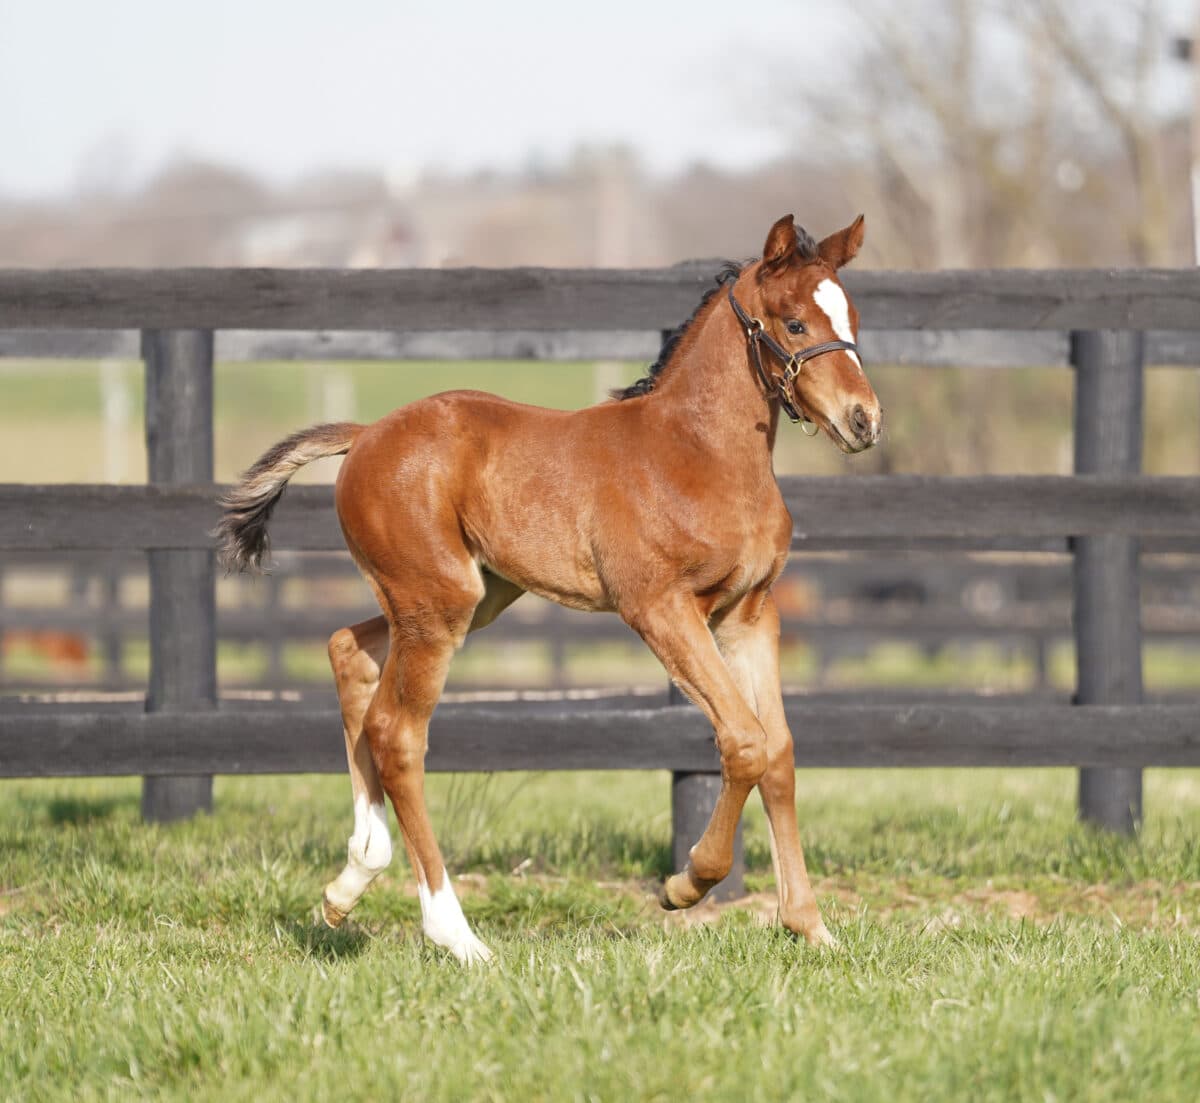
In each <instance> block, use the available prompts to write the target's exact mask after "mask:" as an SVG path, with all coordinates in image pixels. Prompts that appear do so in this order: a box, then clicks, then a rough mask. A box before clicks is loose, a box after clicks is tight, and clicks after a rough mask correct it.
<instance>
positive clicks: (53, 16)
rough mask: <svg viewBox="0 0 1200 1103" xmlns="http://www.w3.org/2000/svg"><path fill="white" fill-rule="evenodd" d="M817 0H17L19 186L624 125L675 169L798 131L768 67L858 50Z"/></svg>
mask: <svg viewBox="0 0 1200 1103" xmlns="http://www.w3.org/2000/svg"><path fill="white" fill-rule="evenodd" d="M845 10H846V9H845V4H844V3H813V2H802V0H754V3H753V4H752V5H750V4H745V3H740V2H739V0H690V2H681V0H604V2H603V3H598V4H597V3H580V2H572V0H557V2H548V0H504V2H492V3H481V2H466V0H442V2H432V3H418V2H414V0H390V2H388V0H337V2H327V3H313V2H310V0H290V2H285V0H203V2H195V0H102V2H99V0H75V2H73V3H72V2H67V0H0V150H3V151H4V156H3V157H2V158H0V195H4V196H8V197H51V196H62V195H66V194H70V193H71V192H72V191H73V190H75V189H77V188H78V187H80V186H97V185H101V186H107V187H115V188H118V189H119V188H129V187H134V186H136V185H137V184H139V183H140V182H142V181H143V180H145V179H146V178H147V177H148V176H150V175H152V174H153V173H154V172H155V171H157V170H158V169H160V168H161V167H162V166H163V165H164V164H167V163H169V162H170V161H171V160H172V159H175V158H179V157H202V158H211V159H215V160H219V161H222V162H228V163H233V164H238V165H241V166H244V167H246V168H248V169H250V170H251V171H253V172H254V173H256V174H257V175H260V176H262V177H265V178H266V179H268V180H270V181H272V182H277V183H285V182H287V181H290V180H294V179H296V178H298V177H300V176H302V175H303V174H304V173H306V172H310V171H312V170H314V169H318V168H345V169H357V168H366V169H381V170H383V171H385V172H387V173H389V174H393V175H394V176H395V177H396V178H397V179H399V180H402V179H404V178H405V176H406V175H412V174H415V173H417V172H419V171H421V170H423V169H427V168H437V169H442V170H448V171H469V170H474V169H478V168H484V167H488V168H500V169H508V168H515V167H519V166H521V165H525V164H528V163H530V162H531V161H536V160H539V159H540V160H543V161H549V162H556V161H560V160H562V159H563V158H565V157H567V156H569V155H570V153H571V151H572V150H573V149H575V148H576V147H577V146H579V145H580V144H581V143H590V144H600V143H618V142H619V143H624V144H628V145H631V146H632V147H633V148H635V149H636V150H637V152H638V153H639V155H640V156H641V158H642V161H643V163H644V164H645V165H646V166H647V167H648V168H649V169H650V170H651V171H652V172H656V173H667V172H671V171H675V170H677V169H679V168H682V167H685V166H686V165H688V164H690V163H693V162H695V161H705V162H707V163H709V164H712V165H717V166H721V167H739V166H741V167H749V166H750V165H751V164H755V163H759V162H762V161H765V160H769V159H771V158H772V157H775V156H778V155H780V154H782V153H783V152H785V149H786V143H787V134H786V128H784V127H781V126H780V125H778V120H777V119H775V118H774V117H773V113H772V111H771V109H770V105H769V104H768V103H766V102H764V101H765V100H766V98H767V97H766V96H765V95H764V93H763V89H762V85H761V82H760V81H758V80H757V79H756V78H757V76H758V72H759V70H760V69H761V67H762V59H764V58H767V57H774V58H776V59H779V58H784V59H786V58H787V57H788V56H789V54H790V53H791V52H792V50H793V49H794V50H795V53H796V55H797V56H802V57H806V58H808V59H809V63H810V64H811V63H812V62H813V61H814V60H816V61H817V62H818V63H819V62H820V60H821V59H830V58H833V57H835V56H836V54H837V45H838V43H843V42H845V41H846V36H847V34H848V33H849V31H848V28H849V24H850V21H849V20H848V19H847V17H846V15H845Z"/></svg>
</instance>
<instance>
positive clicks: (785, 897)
mask: <svg viewBox="0 0 1200 1103" xmlns="http://www.w3.org/2000/svg"><path fill="white" fill-rule="evenodd" d="M716 636H717V643H718V645H719V646H720V648H721V653H722V655H724V657H725V662H726V664H727V665H728V667H729V671H730V673H731V674H732V675H733V678H734V680H735V681H736V682H737V684H738V688H739V689H740V690H741V692H742V694H743V696H744V697H745V698H746V700H747V701H748V702H749V703H750V705H751V707H752V708H754V710H755V711H756V712H757V713H758V719H759V721H760V722H761V723H762V726H763V731H764V732H765V733H766V741H767V769H766V772H765V773H764V774H763V776H762V780H761V781H760V782H759V783H758V789H759V792H760V793H761V794H762V800H763V807H764V808H765V809H766V812H767V822H768V827H769V830H770V834H771V858H772V859H773V861H774V864H775V887H776V891H777V892H778V893H779V920H780V922H781V923H782V924H783V925H784V926H785V927H786V928H787V929H788V930H789V931H794V932H795V933H796V934H799V935H803V936H804V937H805V938H806V939H807V940H808V941H809V942H810V943H812V944H813V945H814V946H835V945H837V943H836V940H835V939H834V937H833V936H832V935H831V934H830V933H829V931H828V929H827V928H826V926H825V923H824V921H823V920H822V919H821V912H820V910H819V908H818V907H817V898H816V895H815V894H814V892H813V890H812V884H811V883H810V882H809V879H808V869H807V867H806V866H805V863H804V848H803V847H802V846H801V844H800V827H799V823H798V822H797V816H796V760H795V756H794V754H793V751H792V733H791V730H790V729H789V728H788V723H787V716H786V715H785V713H784V710H783V691H782V688H781V685H780V679H779V613H778V611H777V610H776V608H775V599H774V598H773V597H771V596H770V595H769V594H768V595H766V597H765V600H763V601H762V603H761V605H760V606H759V607H758V608H754V607H753V606H752V605H750V604H747V605H746V607H745V608H744V609H741V610H737V611H736V612H735V614H734V615H732V616H730V617H729V618H727V619H726V621H725V622H724V623H723V624H722V625H721V626H720V628H718V629H717V632H716Z"/></svg>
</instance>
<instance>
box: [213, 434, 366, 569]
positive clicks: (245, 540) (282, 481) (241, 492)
mask: <svg viewBox="0 0 1200 1103" xmlns="http://www.w3.org/2000/svg"><path fill="white" fill-rule="evenodd" d="M362 428H363V427H362V426H361V425H355V424H354V423H353V422H350V421H341V422H337V423H335V424H331V425H313V426H311V427H310V428H308V429H301V430H300V432H298V433H293V434H292V435H291V436H290V437H287V438H286V439H285V440H281V441H280V442H279V443H278V444H277V445H275V446H274V447H273V448H271V449H269V450H268V451H267V452H265V453H264V454H263V455H262V456H261V457H259V460H258V462H257V463H255V464H254V466H253V467H251V468H250V470H249V471H247V472H246V473H245V474H244V475H243V476H242V478H241V481H240V482H238V484H237V485H236V486H235V487H234V488H233V489H232V490H230V492H229V493H228V494H227V495H226V496H225V497H224V498H222V499H221V502H220V505H221V509H222V510H223V511H224V512H223V515H222V517H221V520H220V522H219V523H218V524H217V528H216V532H215V533H214V535H215V536H216V537H217V540H218V550H217V557H218V559H219V560H220V561H221V565H222V566H223V567H224V568H225V569H226V570H227V571H246V570H261V569H262V561H263V556H265V555H266V554H267V549H268V547H269V541H268V540H267V522H268V521H270V519H271V512H272V510H274V508H275V505H276V503H277V502H278V501H279V499H280V498H282V497H283V492H284V489H285V488H286V487H287V483H288V479H290V478H291V477H292V476H293V475H294V474H295V473H296V472H297V471H299V470H300V468H302V467H303V466H304V465H305V464H306V463H311V462H312V461H313V460H319V459H321V457H323V456H341V455H344V454H345V453H346V452H349V451H350V446H351V445H352V444H353V443H354V439H355V437H357V436H358V434H359V433H360V432H361V431H362Z"/></svg>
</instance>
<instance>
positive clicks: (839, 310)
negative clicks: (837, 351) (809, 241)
mask: <svg viewBox="0 0 1200 1103" xmlns="http://www.w3.org/2000/svg"><path fill="white" fill-rule="evenodd" d="M813 302H814V303H816V304H817V306H819V307H820V308H821V309H822V310H823V311H825V313H826V315H827V316H828V317H829V324H830V325H832V326H833V332H834V333H836V334H837V336H838V340H839V341H849V342H850V343H851V344H854V343H855V340H854V330H853V329H851V328H850V303H849V301H848V300H847V298H846V292H845V291H843V290H842V289H841V288H840V287H839V286H838V285H837V284H836V283H834V281H833V280H822V281H821V282H820V283H819V284H817V289H816V290H815V291H814V292H813ZM846 355H847V356H851V357H853V358H854V362H855V363H856V364H857V365H858V366H859V368H860V369H861V368H862V362H861V361H860V360H859V358H858V355H857V354H856V353H853V352H851V351H850V350H849V349H847V350H846Z"/></svg>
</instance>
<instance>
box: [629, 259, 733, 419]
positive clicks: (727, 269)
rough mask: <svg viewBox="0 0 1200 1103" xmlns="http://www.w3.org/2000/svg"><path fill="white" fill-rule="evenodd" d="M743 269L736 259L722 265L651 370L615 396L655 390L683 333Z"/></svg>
mask: <svg viewBox="0 0 1200 1103" xmlns="http://www.w3.org/2000/svg"><path fill="white" fill-rule="evenodd" d="M741 271H742V265H740V264H737V263H735V262H734V261H731V260H727V261H726V262H725V263H724V264H723V265H721V270H720V271H719V272H718V273H717V277H716V280H717V282H716V286H715V287H710V288H709V289H708V290H707V291H706V292H704V298H702V299H701V300H700V303H699V305H698V306H697V307H696V309H695V310H693V311H692V316H691V317H690V318H688V320H687V321H686V322H684V323H683V325H681V326H679V327H678V328H677V329H673V330H671V332H670V333H669V334H667V337H666V340H664V341H663V345H662V348H661V349H660V350H659V353H658V359H657V360H655V361H654V363H653V364H651V365H650V370H649V371H648V372H647V373H646V374H645V375H644V376H642V378H641V379H639V380H638V381H637V382H636V383H631V384H630V385H629V386H628V387H618V388H617V389H616V390H614V391H611V392H610V393H611V394H612V397H613V398H618V399H625V398H637V397H638V395H643V394H649V393H650V392H651V391H652V390H654V384H655V383H656V382H657V381H658V377H659V376H660V375H661V374H662V370H663V368H665V367H666V366H667V364H668V363H669V362H670V360H671V357H672V356H673V355H674V354H675V350H676V349H677V348H678V347H679V342H680V341H681V340H682V339H683V335H684V334H685V333H686V332H687V331H688V326H690V325H691V324H692V323H693V322H694V321H695V320H696V315H697V314H699V313H700V311H702V310H703V309H704V308H705V307H706V306H707V305H708V303H709V301H710V300H711V299H712V297H713V296H714V295H715V294H716V293H717V292H718V291H720V290H721V288H722V287H724V286H725V284H727V283H728V282H729V281H730V280H733V279H736V278H737V277H738V275H739V274H740V273H741Z"/></svg>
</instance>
